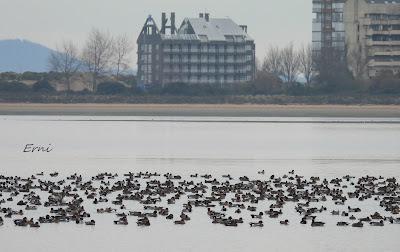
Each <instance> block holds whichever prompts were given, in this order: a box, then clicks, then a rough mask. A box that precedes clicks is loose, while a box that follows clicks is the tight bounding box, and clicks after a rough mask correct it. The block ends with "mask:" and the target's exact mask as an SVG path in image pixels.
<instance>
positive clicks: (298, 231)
mask: <svg viewBox="0 0 400 252" xmlns="http://www.w3.org/2000/svg"><path fill="white" fill-rule="evenodd" d="M26 144H35V145H43V146H48V145H49V144H51V145H52V146H53V147H54V150H53V151H52V152H51V153H23V149H24V146H25V145H26ZM0 158H1V164H0V165H1V167H0V173H1V174H5V175H20V176H29V175H30V174H34V173H36V172H40V171H44V172H51V171H59V172H60V175H61V176H65V175H69V174H72V173H75V172H78V173H81V174H84V175H86V176H91V175H95V174H97V173H99V172H113V173H116V172H117V173H119V174H123V173H125V172H128V171H133V172H139V171H157V172H160V173H166V172H174V173H176V174H181V175H183V176H189V174H192V173H199V174H203V173H211V174H214V175H215V176H221V175H222V174H226V173H229V174H231V175H232V176H235V177H238V176H243V175H247V176H249V177H251V178H257V177H258V176H259V175H257V171H258V170H262V169H265V170H266V173H267V174H276V175H282V174H284V173H286V172H287V171H289V170H292V169H295V170H296V172H297V173H298V174H301V175H304V176H321V177H328V178H332V177H337V176H343V175H347V174H349V175H353V176H364V175H367V174H368V175H375V176H379V175H382V176H385V177H397V178H400V120H397V119H384V118H383V119H382V118H379V119H374V118H362V119H360V118H357V119H352V118H346V119H343V118H329V119H327V118H268V119H265V118H221V117H218V118H215V117H212V118H206V117H204V118H202V117H196V118H190V117H83V116H80V117H76V116H74V117H65V116H37V117H36V116H0ZM357 204H358V202H353V205H354V206H357ZM365 204H368V203H365ZM364 208H365V205H364ZM368 209H369V210H370V211H371V212H374V211H376V210H379V211H381V209H380V208H379V207H378V206H377V205H376V204H370V205H368ZM285 214H286V216H287V218H289V219H293V221H296V222H295V223H293V225H290V226H288V227H283V226H280V225H279V223H276V221H270V222H269V221H267V222H266V226H265V227H264V228H263V229H250V228H249V227H248V226H247V225H242V226H239V227H238V228H227V227H222V226H221V227H220V226H215V225H212V224H211V223H210V221H209V219H208V218H207V216H206V214H205V212H204V211H203V210H201V209H195V210H194V213H193V214H192V215H191V217H192V221H191V222H190V223H189V224H187V225H184V226H175V225H173V224H171V223H170V222H166V221H164V220H161V219H160V220H157V221H154V222H152V226H151V227H149V228H138V227H137V226H136V225H134V224H130V225H129V226H126V227H120V226H114V225H112V224H111V223H112V220H113V219H114V217H113V216H101V218H96V221H97V224H96V226H95V227H87V226H77V225H75V224H72V223H71V224H60V225H56V224H52V225H44V226H42V227H41V228H40V229H38V230H32V229H29V228H28V229H25V228H17V227H14V226H13V224H11V223H6V224H5V225H4V226H2V227H0V244H1V246H2V249H1V251H22V250H24V251H55V250H57V251H73V250H76V251H81V250H86V251H124V250H136V251H221V250H229V251H293V250H297V251H398V248H399V246H400V241H399V240H398V236H399V235H400V225H386V226H385V227H369V226H368V227H365V228H363V229H354V228H339V227H336V226H335V225H334V220H333V219H332V217H331V216H328V215H327V216H325V218H326V219H324V220H325V221H326V222H327V226H326V227H324V228H311V227H309V226H301V225H300V224H298V222H297V220H298V219H299V218H298V216H297V215H296V213H295V212H291V211H287V213H285ZM294 217H296V218H294ZM3 249H4V250H3Z"/></svg>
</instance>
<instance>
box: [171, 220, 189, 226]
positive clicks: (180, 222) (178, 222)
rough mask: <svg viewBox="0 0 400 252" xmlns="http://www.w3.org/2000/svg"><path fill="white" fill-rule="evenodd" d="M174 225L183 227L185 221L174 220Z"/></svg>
mask: <svg viewBox="0 0 400 252" xmlns="http://www.w3.org/2000/svg"><path fill="white" fill-rule="evenodd" d="M174 224H175V225H185V224H186V223H185V220H182V219H181V220H176V221H174Z"/></svg>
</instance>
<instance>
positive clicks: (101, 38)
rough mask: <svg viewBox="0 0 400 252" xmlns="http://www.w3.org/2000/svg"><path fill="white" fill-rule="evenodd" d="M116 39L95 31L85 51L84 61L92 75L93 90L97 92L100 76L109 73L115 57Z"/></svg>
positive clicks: (92, 32)
mask: <svg viewBox="0 0 400 252" xmlns="http://www.w3.org/2000/svg"><path fill="white" fill-rule="evenodd" d="M114 53H115V50H114V39H113V37H112V36H111V35H110V34H109V33H106V32H101V31H100V30H98V29H93V30H92V31H91V32H90V34H89V37H88V39H87V41H86V45H85V47H84V49H83V53H82V60H83V62H84V64H85V66H86V68H87V70H88V71H89V72H90V73H91V74H92V90H93V91H94V92H95V91H97V80H98V78H99V76H101V75H103V74H105V73H107V72H108V71H109V70H110V68H111V64H112V60H113V57H114Z"/></svg>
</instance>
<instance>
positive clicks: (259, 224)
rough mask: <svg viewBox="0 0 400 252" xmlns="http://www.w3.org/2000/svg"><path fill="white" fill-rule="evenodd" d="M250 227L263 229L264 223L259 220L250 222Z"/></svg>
mask: <svg viewBox="0 0 400 252" xmlns="http://www.w3.org/2000/svg"><path fill="white" fill-rule="evenodd" d="M250 227H264V223H263V221H261V220H260V221H259V222H250Z"/></svg>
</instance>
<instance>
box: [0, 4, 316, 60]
mask: <svg viewBox="0 0 400 252" xmlns="http://www.w3.org/2000/svg"><path fill="white" fill-rule="evenodd" d="M311 5H312V1H311V0H287V1H283V0H247V1H244V0H142V1H138V0H0V39H16V38H18V39H27V40H30V41H33V42H36V43H40V44H43V45H45V46H47V47H50V48H53V49H54V48H55V47H56V45H57V43H60V42H61V41H63V40H72V41H74V42H75V43H76V44H77V45H78V46H80V47H82V45H83V44H84V42H85V40H86V37H87V34H88V33H89V32H90V30H91V29H92V28H94V27H95V28H98V29H100V30H103V31H108V32H110V33H111V34H112V35H119V34H127V35H128V36H129V37H130V38H131V39H132V43H133V44H134V46H135V51H136V39H137V36H138V35H139V32H140V31H141V28H142V26H143V24H144V22H145V20H146V18H147V16H148V15H152V16H153V17H154V18H155V19H156V21H157V23H158V25H159V26H160V19H161V12H171V11H174V12H176V16H177V24H180V23H181V22H182V20H183V18H185V17H197V16H198V14H199V13H200V12H209V13H210V15H211V17H218V18H221V17H230V18H232V19H233V20H234V21H235V22H236V23H238V24H245V25H248V33H249V34H250V36H251V37H252V38H254V40H255V42H256V54H257V57H258V58H259V59H261V58H262V57H263V56H264V55H265V53H266V50H267V48H268V47H269V46H271V45H279V46H283V45H285V44H288V43H290V42H293V43H295V44H296V45H299V46H300V45H301V44H305V43H309V42H310V41H311V29H312V27H311V25H312V23H311V22H312V13H311V9H312V7H311ZM135 62H136V53H132V67H135Z"/></svg>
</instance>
